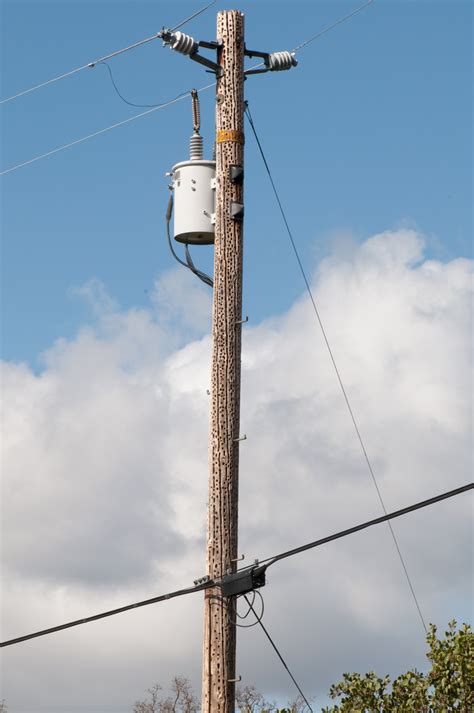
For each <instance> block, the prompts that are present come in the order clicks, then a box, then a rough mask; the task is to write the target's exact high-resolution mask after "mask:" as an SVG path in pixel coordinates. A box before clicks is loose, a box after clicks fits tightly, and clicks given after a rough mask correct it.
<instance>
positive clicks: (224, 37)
mask: <svg viewBox="0 0 474 713" xmlns="http://www.w3.org/2000/svg"><path fill="white" fill-rule="evenodd" d="M217 38H218V43H219V47H218V64H219V65H220V67H221V68H222V72H221V73H220V76H218V77H217V90H216V91H217V96H216V213H215V245H214V301H213V316H212V345H213V346H212V380H211V419H210V434H209V502H208V520H207V575H209V577H210V578H211V579H220V578H221V577H222V575H225V574H226V573H228V572H234V571H235V569H236V560H237V557H238V550H237V528H238V490H239V438H240V432H239V428H240V358H241V328H242V257H243V163H244V131H243V128H244V16H243V14H242V13H241V12H239V11H238V10H229V11H223V12H219V13H218V16H217ZM234 622H235V602H234V598H233V597H222V595H221V591H220V589H219V588H218V587H215V588H212V589H208V590H206V593H205V600H204V656H203V692H202V712H203V713H233V711H234V705H235V679H236V670H235V661H236V627H235V623H234Z"/></svg>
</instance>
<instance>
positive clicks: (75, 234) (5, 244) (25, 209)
mask: <svg viewBox="0 0 474 713" xmlns="http://www.w3.org/2000/svg"><path fill="white" fill-rule="evenodd" d="M357 5H358V3H357V2H354V3H352V2H346V1H344V2H342V1H339V0H334V1H333V2H319V1H318V2H316V1H313V2H309V1H308V2H299V1H298V0H291V2H290V1H283V0H281V1H278V0H273V1H272V2H266V1H265V0H258V1H255V2H242V3H240V4H239V5H238V6H237V7H238V9H240V10H242V11H243V12H245V15H246V42H247V46H248V47H249V48H251V49H262V50H268V51H275V50H283V49H292V48H293V47H295V46H297V45H299V44H300V43H302V42H304V41H305V40H306V39H308V38H310V37H311V36H312V35H314V34H316V33H317V32H318V31H319V30H321V29H322V28H324V27H325V26H326V25H328V24H330V23H332V22H334V21H335V20H337V19H338V18H339V17H341V16H343V15H345V14H347V13H348V12H350V11H351V10H352V9H354V7H357ZM200 6H201V5H200V3H197V2H180V1H179V2H177V1H175V2H171V1H169V2H163V1H161V0H160V1H158V0H156V1H154V2H151V1H150V2H140V1H138V0H137V1H135V0H133V1H132V0H124V1H123V2H118V1H117V0H103V1H102V2H95V1H94V2H92V1H88V0H81V1H80V2H79V1H76V2H74V1H73V0H63V1H62V2H43V1H42V0H36V1H35V2H22V0H15V2H13V1H12V0H3V2H2V15H3V16H2V66H3V71H2V90H1V96H2V97H8V96H10V95H13V94H16V93H17V92H19V91H21V90H23V89H26V88H28V87H29V86H31V85H34V84H37V83H40V82H42V81H45V80H47V79H49V78H50V77H53V76H56V75H58V74H61V73H63V72H67V71H68V70H71V69H73V68H75V67H77V66H80V65H83V64H86V63H88V62H90V61H93V60H95V59H97V58H98V57H100V56H103V55H104V54H107V53H109V52H113V51H114V50H117V49H119V48H121V47H124V46H126V45H129V44H131V43H132V42H135V41H137V40H140V39H142V38H144V37H147V36H150V35H151V34H153V33H154V32H157V31H158V30H159V29H161V27H162V26H163V25H167V26H173V25H174V24H176V23H178V22H179V21H180V20H182V19H183V18H185V17H186V16H188V15H190V14H191V13H192V12H193V11H195V10H196V9H198V8H199V7H200ZM220 8H221V6H220V5H217V4H216V5H215V6H214V7H213V8H211V9H210V10H208V11H207V12H206V13H205V14H203V15H201V16H200V17H198V18H197V19H195V20H194V21H193V22H192V23H189V25H187V26H186V28H184V29H185V30H186V31H187V32H188V33H190V34H192V35H193V36H194V37H195V38H197V39H213V38H214V36H215V14H216V12H217V10H218V9H220ZM471 59H472V3H470V2H463V1H461V0H451V1H449V2H447V1H446V2H441V1H437V0H433V1H431V2H428V1H426V2H425V1H423V0H417V1H411V0H407V1H402V0H375V1H374V2H373V3H372V4H371V5H370V6H369V7H367V8H366V9H364V10H363V11H362V12H360V13H359V14H357V15H356V16H355V17H353V18H352V19H351V20H350V21H349V22H347V23H345V24H343V25H341V26H338V27H337V28H335V29H333V30H332V31H331V32H329V33H327V34H326V35H324V36H323V37H321V38H320V39H318V40H317V41H315V42H314V43H311V44H309V45H308V46H306V47H305V48H304V49H302V50H301V52H299V53H298V60H299V64H298V67H296V68H295V69H293V70H291V71H290V72H284V73H275V74H267V75H262V76H254V77H250V78H249V79H248V80H247V82H246V85H245V90H246V98H247V99H248V101H249V103H250V107H251V111H252V115H253V118H254V121H255V124H256V127H257V130H258V132H259V135H260V138H261V141H262V144H263V147H264V150H265V153H266V156H267V158H268V161H269V163H270V166H271V169H272V173H273V176H274V179H275V182H276V185H277V187H278V189H279V192H280V196H281V199H282V202H283V204H284V206H285V209H286V213H287V217H288V220H289V223H290V225H291V227H292V229H293V234H294V237H295V241H296V243H297V246H298V248H299V251H300V255H301V258H302V262H303V264H304V266H305V269H306V272H307V275H308V279H309V281H310V283H311V286H312V290H313V293H314V295H315V298H316V302H317V304H318V306H319V309H320V313H321V315H322V318H323V321H324V324H325V327H326V331H327V334H328V337H329V340H330V343H331V346H332V348H333V352H334V354H335V357H336V361H337V364H338V367H339V369H340V373H341V374H342V378H343V381H344V384H345V387H346V389H347V393H348V395H349V398H350V400H351V405H352V408H353V410H354V413H355V414H356V417H357V420H358V424H359V427H360V431H361V433H362V434H363V437H364V441H365V446H366V448H367V452H368V453H369V455H370V458H371V462H372V464H373V468H374V472H375V474H376V477H377V480H378V484H379V487H380V490H381V492H382V493H383V496H384V499H385V504H386V507H387V510H395V509H397V508H398V507H403V506H406V505H408V504H410V503H412V502H416V501H418V500H422V499H425V498H429V497H431V496H433V495H435V494H437V493H439V492H443V491H447V490H450V489H452V488H455V487H457V486H460V485H464V484H465V483H466V482H467V481H469V480H470V479H471V478H472V403H471V394H472V359H471V352H472V340H471V330H472V285H473V283H472V268H473V262H472V260H471V259H470V258H471V257H472V255H471V251H472V195H471V194H472V106H471V91H472V68H471V65H472V62H471ZM250 64H251V63H250V62H249V65H250ZM110 66H111V68H112V69H113V72H114V76H115V79H116V81H117V84H118V86H119V87H120V89H121V91H122V93H123V94H124V95H125V96H126V97H127V98H129V99H130V100H131V101H132V102H136V103H144V104H148V103H155V102H162V101H167V100H170V99H172V98H173V97H175V96H176V95H177V94H180V93H181V92H183V91H187V90H190V89H192V88H193V87H198V88H199V87H202V86H204V85H206V84H208V83H209V81H210V75H209V74H206V72H205V71H204V69H203V68H202V67H200V66H199V65H197V64H195V63H193V62H191V61H189V60H188V59H187V58H185V57H183V56H181V55H178V54H176V53H173V52H171V51H170V50H169V49H167V48H163V47H162V44H161V43H160V42H159V41H156V42H151V43H148V44H147V45H144V46H143V47H140V48H138V49H136V50H134V51H131V52H128V53H126V54H124V55H122V56H120V57H117V58H115V59H113V60H111V61H110ZM201 109H202V117H203V119H202V133H203V135H204V138H205V146H206V152H207V155H209V154H210V152H211V147H212V137H213V131H214V128H213V127H214V97H213V92H212V90H208V91H206V92H202V93H201ZM140 111H141V110H140V109H133V108H131V107H129V106H127V105H125V104H123V103H122V102H121V101H120V99H119V98H118V97H117V95H116V93H115V92H114V90H113V87H112V85H111V83H110V80H109V77H108V74H107V72H106V70H105V68H104V67H100V66H97V67H95V68H94V69H87V70H84V71H83V72H80V73H78V74H76V75H74V76H72V77H69V78H66V79H64V80H63V81H61V82H57V83H55V84H52V85H50V86H47V87H44V88H43V89H41V90H39V91H37V92H34V93H31V94H29V95H26V96H23V97H20V98H18V99H17V100H15V101H12V102H9V103H5V104H3V105H0V116H1V117H2V157H1V163H0V172H1V171H2V170H6V169H8V168H9V167H11V166H15V165H16V164H19V163H21V162H23V161H27V160H29V159H31V158H33V157H35V156H38V155H40V154H43V153H45V152H48V151H50V150H52V149H55V148H56V147H60V146H62V145H64V144H68V143H69V142H72V141H74V140H76V139H80V138H81V137H83V136H86V135H88V134H90V133H93V132H96V131H98V130H100V129H103V128H105V127H108V126H110V125H112V124H115V123H116V122H120V121H123V120H125V119H127V118H128V117H132V116H133V115H134V114H136V113H139V112H140ZM191 133H192V119H191V106H190V100H189V99H188V98H186V99H184V100H183V101H180V102H177V103H175V104H173V105H172V106H169V107H167V108H165V109H163V110H160V111H156V112H154V113H151V114H150V115H148V116H144V117H142V118H140V119H137V120H135V121H132V122H130V123H128V124H126V125H124V126H120V127H118V128H116V129H113V130H111V131H108V132H107V133H104V134H102V135H100V136H98V137H95V138H92V139H90V140H88V141H86V142H84V143H82V144H80V145H78V146H73V147H71V148H69V149H67V150H64V151H61V152H59V153H56V154H55V155H52V156H50V157H48V158H45V159H43V160H40V161H37V162H35V163H32V164H31V165H28V166H25V167H23V168H20V169H18V170H15V171H11V172H9V173H6V174H5V175H3V176H0V181H1V197H2V273H1V277H2V309H1V317H2V355H3V362H2V364H1V366H2V399H3V403H4V406H3V410H2V430H3V433H2V447H3V453H2V480H3V482H2V534H5V539H4V549H3V553H2V554H3V565H2V575H3V576H2V583H5V582H6V583H7V585H8V586H7V585H5V584H4V585H3V590H2V615H3V624H4V634H3V636H4V637H5V638H9V637H14V636H17V635H21V634H23V633H26V632H28V631H33V630H37V629H39V628H42V627H48V626H52V625H55V624H58V623H60V622H62V621H64V620H72V619H77V618H80V617H82V616H87V615H89V614H92V613H95V612H98V611H102V610H105V609H112V608H114V607H118V606H121V605H123V604H126V603H128V602H132V601H138V600H140V599H145V598H148V597H150V596H152V594H155V593H160V592H164V591H168V590H170V589H175V588H176V589H178V588H181V587H183V586H187V585H188V584H190V583H191V582H192V581H193V580H194V579H196V577H198V576H201V575H202V574H203V573H204V569H205V563H204V538H205V517H206V502H207V470H208V465H207V426H208V417H209V396H208V388H209V371H210V361H209V360H210V338H209V326H210V314H211V291H210V290H209V289H208V288H207V287H205V286H204V285H202V284H201V283H199V282H198V281H197V280H196V279H194V278H193V277H192V276H190V275H189V273H187V272H186V271H184V270H182V269H181V268H179V267H178V266H176V263H175V262H174V261H173V259H172V257H171V256H170V254H169V251H168V246H167V243H166V237H165V225H164V214H165V210H166V204H167V200H168V191H167V184H168V181H169V179H168V178H166V177H165V173H166V172H167V171H169V169H170V168H171V166H172V165H173V164H174V163H176V162H178V161H181V160H183V159H186V158H187V156H188V138H189V136H190V134H191ZM245 168H246V182H245V216H246V218H245V249H244V253H245V255H244V261H245V265H244V304H243V313H244V315H249V318H250V321H249V323H248V325H246V326H245V329H244V332H243V357H242V376H243V378H242V418H241V423H242V430H243V432H244V433H246V434H247V436H248V438H247V440H246V441H244V442H243V444H242V449H241V467H240V486H239V487H240V503H241V504H240V525H239V537H240V548H241V552H243V553H245V554H246V556H247V561H252V560H253V558H254V557H260V558H263V557H265V556H268V555H272V554H274V553H276V552H279V551H282V550H286V549H288V548H289V547H293V546H297V545H299V544H302V543H303V542H306V541H310V540H313V539H316V538H318V537H323V536H324V535H327V534H330V533H331V532H335V531H337V530H340V529H344V528H346V527H350V526H352V525H355V524H357V523H359V522H362V521H364V520H368V519H371V518H373V517H377V516H378V515H380V514H381V509H380V503H379V501H378V498H377V495H376V492H375V489H374V487H373V482H372V480H371V477H370V474H369V473H368V470H367V467H366V463H365V461H364V458H363V454H362V452H361V449H360V444H359V443H358V441H357V438H356V435H355V432H354V429H353V424H352V422H351V420H350V417H349V415H348V412H347V408H346V404H345V403H344V399H343V398H342V395H341V391H340V388H339V384H338V382H337V379H336V377H335V374H334V369H333V367H332V364H331V362H330V359H329V357H328V354H327V350H326V347H325V344H324V341H323V339H322V338H321V334H320V332H319V328H318V325H317V323H316V320H315V315H314V312H313V310H312V307H311V304H310V302H309V300H308V298H307V295H306V293H305V289H304V283H303V281H302V278H301V274H300V272H299V269H298V265H297V263H296V261H295V258H294V255H293V252H292V249H291V245H290V242H289V240H288V236H287V234H286V232H285V229H284V226H283V224H282V221H281V217H280V215H279V212H278V208H277V206H276V204H275V200H274V196H273V194H272V191H271V187H270V185H269V182H268V177H267V176H266V173H265V170H264V167H263V165H262V162H261V159H260V156H259V154H258V151H257V147H256V146H255V143H254V140H253V137H252V134H251V131H250V128H249V127H248V128H247V137H246V153H245ZM193 256H194V258H195V261H196V262H197V264H198V265H199V266H200V267H202V268H204V269H205V270H207V271H208V272H210V271H212V249H211V248H201V249H198V248H197V249H195V250H194V252H193ZM275 523H277V526H276V524H275ZM394 530H395V532H396V533H397V536H398V540H399V544H400V548H401V550H402V552H403V554H404V557H405V561H406V565H407V568H408V570H409V572H410V575H411V578H412V581H413V585H414V588H415V590H416V593H417V596H418V599H419V602H420V605H421V607H422V610H423V613H424V616H425V619H426V620H427V621H432V622H436V623H437V624H438V625H439V627H440V630H441V631H442V630H443V629H444V627H445V626H446V624H447V621H448V620H449V619H450V618H452V617H453V616H456V617H457V618H458V619H459V620H469V618H470V617H471V615H472V598H473V597H472V577H470V575H471V574H472V525H471V519H470V511H469V497H468V496H467V495H466V497H464V496H463V497H461V498H456V499H453V500H450V501H447V502H445V503H443V504H440V505H438V506H436V507H435V506H434V507H433V508H430V509H427V510H423V511H420V512H418V513H416V514H413V515H412V516H410V517H406V518H403V519H399V520H397V522H396V523H395V524H394ZM302 582H304V587H302V586H301V583H302ZM264 596H265V601H266V610H265V611H266V613H265V622H266V624H267V626H268V628H269V630H270V632H271V634H272V635H273V636H274V638H275V640H276V641H277V644H278V645H279V646H280V647H281V649H282V652H283V654H284V655H285V658H287V660H288V663H289V664H290V667H291V668H292V670H293V671H294V673H295V676H296V678H297V679H298V680H299V682H300V683H301V685H302V687H303V689H304V690H305V692H306V693H307V695H309V696H315V697H316V700H317V703H318V705H322V704H323V702H324V701H325V697H326V695H327V691H328V689H329V686H330V684H331V683H333V682H335V681H336V680H337V679H338V678H339V677H340V675H341V674H342V672H343V671H347V670H358V671H360V672H364V671H367V670H369V669H375V670H377V671H380V673H381V674H384V673H386V672H390V673H391V674H392V675H397V674H399V673H400V672H402V671H404V670H406V669H408V668H410V667H414V666H416V667H418V668H423V667H425V666H426V661H425V658H424V652H425V642H424V635H423V630H422V628H421V625H420V620H419V616H418V613H417V611H416V608H415V606H414V604H413V601H412V599H411V596H410V593H409V590H408V587H407V583H406V580H405V578H404V574H403V571H402V569H401V567H400V562H399V560H398V557H397V554H396V551H395V550H394V546H393V542H392V541H391V539H390V535H389V533H388V532H387V530H386V529H383V528H380V529H379V530H377V534H375V531H366V532H365V533H361V534H360V535H358V536H354V538H347V539H345V540H343V541H340V542H339V543H333V545H331V546H328V547H325V548H320V549H318V550H317V551H314V552H313V553H308V554H306V555H302V556H301V559H298V558H296V557H295V558H292V559H289V560H286V561H285V562H282V563H281V566H280V565H279V566H278V568H277V567H275V568H274V571H273V568H272V572H271V577H269V582H268V586H267V587H266V588H265V591H264ZM201 620H202V602H201V600H200V599H199V598H198V597H190V598H187V599H184V598H183V599H178V600H173V602H169V603H166V606H163V607H156V608H151V607H150V608H145V609H143V610H140V611H136V612H132V613H130V615H124V616H123V617H121V618H119V617H117V618H112V619H108V620H104V621H103V622H101V623H97V625H96V624H94V625H92V626H91V627H90V628H88V627H78V628H77V629H71V630H69V631H67V632H62V633H61V634H60V635H58V636H57V637H55V636H51V637H45V638H44V639H38V640H36V641H34V642H30V643H28V644H27V645H21V646H18V647H11V648H10V649H7V650H5V656H4V663H3V669H2V673H3V689H4V690H2V693H1V694H0V700H1V698H2V696H3V695H4V696H5V698H6V700H7V702H8V706H9V711H11V712H12V713H38V711H40V710H45V711H48V713H66V711H67V712H68V713H73V712H74V713H90V711H96V712H98V711H101V713H105V712H106V711H110V712H112V711H113V712H114V713H117V711H121V712H122V711H123V712H124V713H125V711H130V710H131V708H132V705H133V702H134V701H135V700H137V698H139V697H143V695H144V692H145V691H146V689H147V688H149V687H150V686H151V685H153V683H154V682H155V681H157V680H159V681H160V682H161V683H162V684H163V685H166V684H167V683H168V682H169V680H170V678H171V676H172V675H173V674H176V673H178V674H181V675H185V676H187V677H189V679H190V680H191V682H192V683H193V686H194V687H195V689H196V690H198V689H199V686H200V666H201V663H200V662H201V639H202V623H201ZM260 634H261V632H260V631H259V630H258V629H251V630H249V631H248V632H247V631H245V630H244V631H243V632H239V637H238V673H239V674H241V675H242V677H243V682H244V683H245V684H247V683H248V684H251V683H254V684H256V685H257V687H258V688H259V689H260V690H262V691H263V692H264V693H265V694H266V695H267V696H269V697H270V698H277V699H278V700H279V701H282V702H283V701H286V700H288V698H290V697H292V696H293V694H294V691H293V687H292V685H291V681H289V680H288V679H287V678H285V677H284V676H283V675H282V673H283V672H282V669H281V667H280V665H279V662H278V661H277V660H276V658H274V657H273V656H272V655H271V654H269V649H268V642H266V641H265V640H264V639H263V637H262V636H260ZM25 682H27V683H26V684H25Z"/></svg>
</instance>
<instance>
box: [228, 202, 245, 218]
mask: <svg viewBox="0 0 474 713" xmlns="http://www.w3.org/2000/svg"><path fill="white" fill-rule="evenodd" d="M229 213H230V217H231V218H232V220H239V221H241V220H243V219H244V205H243V203H236V202H235V201H231V202H230V206H229Z"/></svg>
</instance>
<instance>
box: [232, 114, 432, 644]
mask: <svg viewBox="0 0 474 713" xmlns="http://www.w3.org/2000/svg"><path fill="white" fill-rule="evenodd" d="M245 112H246V115H247V118H248V120H249V124H250V127H251V129H252V132H253V135H254V137H255V141H256V142H257V146H258V149H259V151H260V155H261V157H262V160H263V163H264V166H265V169H266V171H267V174H268V177H269V179H270V183H271V186H272V189H273V193H274V195H275V198H276V201H277V204H278V207H279V209H280V213H281V216H282V218H283V222H284V224H285V227H286V230H287V233H288V236H289V238H290V242H291V245H292V248H293V251H294V253H295V257H296V260H297V262H298V266H299V268H300V272H301V275H302V277H303V280H304V283H305V285H306V290H307V292H308V295H309V298H310V300H311V304H312V306H313V311H314V313H315V315H316V319H317V321H318V324H319V327H320V329H321V333H322V335H323V338H324V342H325V344H326V347H327V350H328V353H329V356H330V358H331V362H332V365H333V367H334V371H335V373H336V376H337V380H338V382H339V386H340V388H341V391H342V395H343V397H344V401H345V403H346V406H347V409H348V411H349V414H350V417H351V420H352V424H353V426H354V429H355V432H356V435H357V439H358V441H359V443H360V446H361V449H362V453H363V456H364V459H365V462H366V464H367V467H368V470H369V473H370V475H371V478H372V482H373V484H374V487H375V490H376V492H377V496H378V499H379V502H380V504H381V506H382V510H383V512H384V513H385V515H386V514H387V509H386V507H385V503H384V500H383V498H382V493H381V492H380V488H379V486H378V483H377V479H376V477H375V473H374V469H373V468H372V463H371V462H370V459H369V456H368V454H367V449H366V447H365V444H364V441H363V439H362V435H361V432H360V429H359V426H358V424H357V421H356V418H355V416H354V411H353V409H352V406H351V404H350V401H349V397H348V395H347V391H346V388H345V386H344V383H343V381H342V377H341V374H340V371H339V368H338V366H337V363H336V359H335V357H334V353H333V351H332V348H331V345H330V343H329V339H328V336H327V333H326V330H325V328H324V324H323V322H322V319H321V315H320V313H319V310H318V307H317V305H316V301H315V299H314V295H313V291H312V290H311V286H310V284H309V280H308V278H307V275H306V272H305V269H304V267H303V263H302V261H301V257H300V254H299V252H298V248H297V247H296V243H295V240H294V238H293V234H292V231H291V229H290V226H289V223H288V219H287V217H286V213H285V210H284V208H283V205H282V202H281V200H280V196H279V194H278V191H277V188H276V185H275V181H274V180H273V176H272V173H271V170H270V167H269V165H268V161H267V159H266V157H265V153H264V151H263V148H262V144H261V142H260V139H259V137H258V134H257V130H256V128H255V124H254V121H253V119H252V114H251V112H250V109H249V105H248V102H246V108H245ZM387 524H388V527H389V529H390V533H391V535H392V539H393V542H394V544H395V548H396V550H397V553H398V557H399V559H400V562H401V564H402V568H403V571H404V573H405V577H406V580H407V582H408V586H409V588H410V591H411V595H412V597H413V601H414V602H415V606H416V608H417V610H418V614H419V616H420V619H421V623H422V625H423V629H424V630H425V633H426V632H427V631H428V630H427V627H426V622H425V619H424V617H423V614H422V611H421V607H420V604H419V602H418V598H417V596H416V594H415V590H414V588H413V584H412V581H411V578H410V575H409V574H408V570H407V567H406V564H405V560H404V558H403V555H402V553H401V550H400V547H399V544H398V541H397V538H396V535H395V532H394V531H393V528H392V525H391V523H390V522H389V521H388V522H387Z"/></svg>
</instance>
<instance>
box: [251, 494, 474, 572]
mask: <svg viewBox="0 0 474 713" xmlns="http://www.w3.org/2000/svg"><path fill="white" fill-rule="evenodd" d="M473 489H474V483H467V484H466V485H462V486H460V487H459V488H454V490H449V491H447V492H446V493H441V494H440V495H435V496H434V497H432V498H428V499H427V500H421V501H420V502H418V503H414V504H413V505H408V507H405V508H400V510H394V511H393V512H390V513H387V514H386V515H381V516H380V517H376V518H374V519H373V520H368V521H367V522H363V523H361V524H360V525H354V527H348V528H347V529H346V530H341V531H340V532H336V533H335V534H334V535H328V536H327V537H321V538H320V539H319V540H313V542H308V543H307V544H305V545H300V546H299V547H293V549H291V550H286V552H280V553H279V554H278V555H273V557H267V558H266V559H264V560H259V562H258V563H259V565H262V564H265V563H268V565H267V566H268V567H270V565H272V564H275V563H276V562H280V560H283V559H287V558H288V557H293V556H294V555H298V554H300V553H301V552H306V551H307V550H312V549H314V548H315V547H321V545H326V544H327V543H328V542H333V541H334V540H340V539H341V538H343V537H347V536H348V535H353V534H354V533H356V532H360V531H361V530H366V529H367V528H368V527H373V526H374V525H380V524H381V523H383V522H388V521H390V520H395V519H396V518H397V517H402V516H403V515H408V513H411V512H415V511H416V510H421V509H422V508H426V507H430V506H431V505H435V504H436V503H440V502H442V501H443V500H448V499H449V498H454V497H455V496H456V495H461V494H462V493H467V492H468V491H469V490H473Z"/></svg>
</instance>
